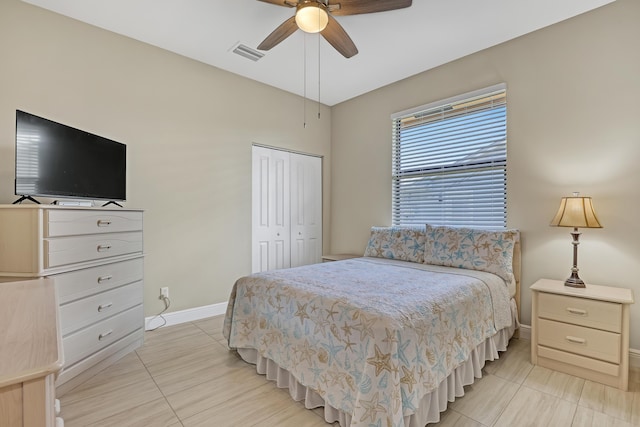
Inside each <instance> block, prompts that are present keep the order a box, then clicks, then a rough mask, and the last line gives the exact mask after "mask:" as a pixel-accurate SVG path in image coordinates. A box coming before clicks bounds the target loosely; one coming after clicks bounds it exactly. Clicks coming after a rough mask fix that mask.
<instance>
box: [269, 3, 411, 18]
mask: <svg viewBox="0 0 640 427" xmlns="http://www.w3.org/2000/svg"><path fill="white" fill-rule="evenodd" d="M262 1H265V0H262ZM411 2H412V0H337V1H332V2H329V8H330V9H331V14H333V15H335V16H345V15H359V14H362V13H376V12H386V11H388V10H396V9H404V8H405V7H409V6H411ZM333 5H335V6H338V5H340V6H339V7H336V8H332V6H333Z"/></svg>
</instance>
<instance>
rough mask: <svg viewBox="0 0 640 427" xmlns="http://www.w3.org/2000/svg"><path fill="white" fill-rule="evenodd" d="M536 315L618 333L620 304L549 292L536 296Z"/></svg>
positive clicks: (620, 316)
mask: <svg viewBox="0 0 640 427" xmlns="http://www.w3.org/2000/svg"><path fill="white" fill-rule="evenodd" d="M538 298H539V303H538V307H539V309H538V316H539V317H542V318H545V319H552V320H558V321H560V322H566V323H573V324H575V325H581V326H587V327H590V328H597V329H602V330H605V331H611V332H617V333H620V331H621V329H620V327H621V324H622V322H621V319H622V304H616V303H614V302H607V301H597V300H593V299H587V298H577V297H571V296H565V295H556V294H551V293H540V295H539V296H538Z"/></svg>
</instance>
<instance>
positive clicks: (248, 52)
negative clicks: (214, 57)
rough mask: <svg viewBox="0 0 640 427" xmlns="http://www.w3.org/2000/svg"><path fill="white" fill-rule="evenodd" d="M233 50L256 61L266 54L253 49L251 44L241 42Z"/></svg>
mask: <svg viewBox="0 0 640 427" xmlns="http://www.w3.org/2000/svg"><path fill="white" fill-rule="evenodd" d="M232 52H233V53H236V54H238V55H240V56H244V57H245V58H247V59H250V60H252V61H254V62H255V61H257V60H258V59H260V58H262V57H263V56H264V53H262V52H258V51H257V50H255V49H252V48H250V47H249V46H245V45H243V44H240V43H238V44H237V45H236V46H235V47H234V48H233V51H232Z"/></svg>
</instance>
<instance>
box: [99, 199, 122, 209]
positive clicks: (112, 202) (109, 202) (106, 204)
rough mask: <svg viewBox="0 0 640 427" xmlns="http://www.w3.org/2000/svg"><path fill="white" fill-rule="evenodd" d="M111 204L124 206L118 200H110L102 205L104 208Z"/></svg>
mask: <svg viewBox="0 0 640 427" xmlns="http://www.w3.org/2000/svg"><path fill="white" fill-rule="evenodd" d="M109 205H116V206H118V207H122V205H121V204H120V203H118V202H114V201H113V200H111V201H108V202H107V203H105V204H104V205H102V207H103V208H104V207H105V206H109Z"/></svg>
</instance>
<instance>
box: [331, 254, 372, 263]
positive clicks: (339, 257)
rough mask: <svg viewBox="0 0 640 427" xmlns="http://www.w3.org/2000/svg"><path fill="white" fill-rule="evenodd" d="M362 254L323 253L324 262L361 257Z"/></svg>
mask: <svg viewBox="0 0 640 427" xmlns="http://www.w3.org/2000/svg"><path fill="white" fill-rule="evenodd" d="M361 256H362V255H356V254H335V255H323V256H322V262H330V261H342V260H344V259H351V258H360V257H361Z"/></svg>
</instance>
